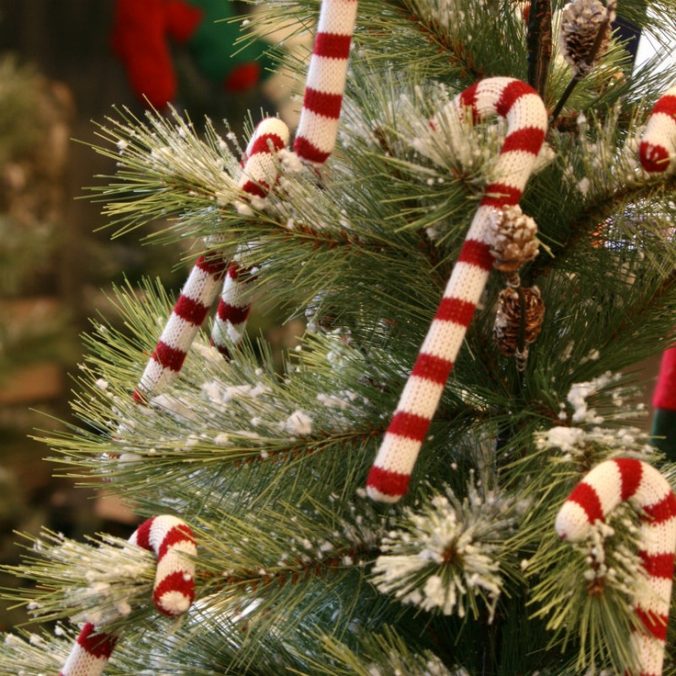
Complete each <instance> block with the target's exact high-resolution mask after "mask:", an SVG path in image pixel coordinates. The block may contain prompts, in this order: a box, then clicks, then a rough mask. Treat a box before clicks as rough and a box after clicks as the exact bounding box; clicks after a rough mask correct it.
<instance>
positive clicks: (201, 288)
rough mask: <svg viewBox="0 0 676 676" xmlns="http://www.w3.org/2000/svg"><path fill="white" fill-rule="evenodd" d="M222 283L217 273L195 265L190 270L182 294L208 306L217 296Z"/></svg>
mask: <svg viewBox="0 0 676 676" xmlns="http://www.w3.org/2000/svg"><path fill="white" fill-rule="evenodd" d="M220 285H221V282H220V280H219V278H218V276H217V275H212V274H209V273H208V272H207V271H206V270H202V269H201V268H198V267H197V266H195V267H194V268H193V269H192V270H191V271H190V275H189V276H188V279H187V280H186V282H185V284H184V286H183V289H182V290H181V295H182V296H187V297H188V298H190V300H194V301H197V302H198V303H201V304H202V305H206V306H207V307H208V306H209V305H211V303H213V301H214V298H215V297H216V296H217V294H218V289H219V288H220Z"/></svg>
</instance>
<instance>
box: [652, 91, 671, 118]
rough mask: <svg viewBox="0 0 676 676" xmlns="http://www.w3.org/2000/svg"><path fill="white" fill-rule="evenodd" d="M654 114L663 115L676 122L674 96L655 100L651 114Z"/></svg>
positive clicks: (669, 95) (668, 95)
mask: <svg viewBox="0 0 676 676" xmlns="http://www.w3.org/2000/svg"><path fill="white" fill-rule="evenodd" d="M655 113H665V114H666V115H669V116H670V117H672V118H673V119H674V120H676V96H673V95H672V94H667V95H665V96H663V97H662V98H660V99H657V103H656V104H655V105H654V106H653V109H652V113H651V114H652V115H655Z"/></svg>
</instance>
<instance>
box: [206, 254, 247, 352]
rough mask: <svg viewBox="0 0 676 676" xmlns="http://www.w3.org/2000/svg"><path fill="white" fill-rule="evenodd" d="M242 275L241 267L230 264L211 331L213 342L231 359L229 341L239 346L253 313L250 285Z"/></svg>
mask: <svg viewBox="0 0 676 676" xmlns="http://www.w3.org/2000/svg"><path fill="white" fill-rule="evenodd" d="M240 273H241V269H240V267H239V265H238V264H237V263H230V265H229V266H228V272H227V274H226V276H225V281H224V282H223V292H222V293H221V300H220V301H219V303H218V309H217V311H216V316H215V317H214V326H213V328H212V330H211V342H212V343H213V344H214V346H215V347H216V348H217V349H218V351H219V352H221V353H222V354H223V355H225V356H226V357H228V358H229V357H230V351H229V349H228V341H229V343H230V345H237V343H239V342H240V340H242V336H243V335H244V331H245V329H246V320H247V319H248V318H249V312H250V311H251V303H250V302H249V299H248V290H249V286H250V284H249V283H248V282H246V281H243V280H242V279H241V276H240Z"/></svg>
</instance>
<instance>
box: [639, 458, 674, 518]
mask: <svg viewBox="0 0 676 676" xmlns="http://www.w3.org/2000/svg"><path fill="white" fill-rule="evenodd" d="M641 466H642V469H643V472H642V473H641V482H640V483H639V485H638V488H637V489H636V493H634V495H633V497H632V498H631V501H632V502H633V503H635V504H637V505H639V506H640V507H649V506H650V505H656V504H657V503H659V502H662V500H664V498H666V497H667V496H668V495H669V493H671V486H670V485H669V484H668V483H667V480H666V479H665V478H664V477H663V476H662V475H661V474H660V473H659V472H658V471H657V470H656V469H655V468H654V467H653V466H652V465H648V464H647V463H645V462H642V463H641Z"/></svg>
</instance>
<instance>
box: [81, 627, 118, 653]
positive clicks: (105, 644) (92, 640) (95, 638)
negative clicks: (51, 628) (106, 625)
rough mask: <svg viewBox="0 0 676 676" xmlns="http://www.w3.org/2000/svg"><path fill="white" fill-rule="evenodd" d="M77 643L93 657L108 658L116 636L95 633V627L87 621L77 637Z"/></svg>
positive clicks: (115, 641)
mask: <svg viewBox="0 0 676 676" xmlns="http://www.w3.org/2000/svg"><path fill="white" fill-rule="evenodd" d="M77 642H78V644H79V645H80V646H81V647H82V648H83V649H84V650H85V651H86V652H87V653H88V654H90V655H92V656H93V657H97V658H101V657H104V658H105V659H110V656H111V655H112V654H113V650H114V648H115V643H117V638H116V637H115V636H113V635H112V634H96V627H95V626H94V625H93V624H92V623H91V622H87V624H85V626H84V627H82V631H81V632H80V635H79V636H78V637H77Z"/></svg>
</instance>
